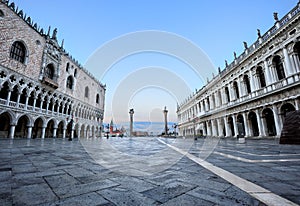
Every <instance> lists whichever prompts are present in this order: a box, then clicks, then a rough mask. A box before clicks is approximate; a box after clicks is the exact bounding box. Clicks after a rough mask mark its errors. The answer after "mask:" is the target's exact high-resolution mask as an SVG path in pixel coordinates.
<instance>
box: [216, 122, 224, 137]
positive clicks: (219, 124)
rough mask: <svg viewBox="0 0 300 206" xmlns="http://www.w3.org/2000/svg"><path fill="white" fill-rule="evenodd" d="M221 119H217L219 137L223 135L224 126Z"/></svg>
mask: <svg viewBox="0 0 300 206" xmlns="http://www.w3.org/2000/svg"><path fill="white" fill-rule="evenodd" d="M221 122H222V121H221V119H220V118H219V119H217V127H218V137H223V127H222V124H221Z"/></svg>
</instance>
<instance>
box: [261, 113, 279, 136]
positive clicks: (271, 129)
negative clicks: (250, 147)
mask: <svg viewBox="0 0 300 206" xmlns="http://www.w3.org/2000/svg"><path fill="white" fill-rule="evenodd" d="M262 117H263V118H264V123H265V125H266V129H267V134H268V135H269V136H276V127H275V120H274V113H273V110H272V109H270V108H266V109H264V110H263V111H262Z"/></svg>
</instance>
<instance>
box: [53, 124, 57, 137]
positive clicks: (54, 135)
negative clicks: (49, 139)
mask: <svg viewBox="0 0 300 206" xmlns="http://www.w3.org/2000/svg"><path fill="white" fill-rule="evenodd" d="M56 133H57V127H53V138H56Z"/></svg>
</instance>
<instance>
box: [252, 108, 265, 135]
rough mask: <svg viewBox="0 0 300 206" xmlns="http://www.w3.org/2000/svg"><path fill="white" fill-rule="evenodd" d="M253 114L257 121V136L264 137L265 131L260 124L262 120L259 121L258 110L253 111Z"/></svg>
mask: <svg viewBox="0 0 300 206" xmlns="http://www.w3.org/2000/svg"><path fill="white" fill-rule="evenodd" d="M255 114H256V119H257V125H258V130H259V136H260V137H264V136H266V129H265V127H264V124H263V122H262V119H261V117H260V115H259V110H258V109H256V110H255Z"/></svg>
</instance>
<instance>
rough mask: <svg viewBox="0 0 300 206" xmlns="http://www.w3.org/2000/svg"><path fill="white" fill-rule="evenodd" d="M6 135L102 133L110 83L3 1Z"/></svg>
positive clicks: (1, 116)
mask: <svg viewBox="0 0 300 206" xmlns="http://www.w3.org/2000/svg"><path fill="white" fill-rule="evenodd" d="M0 48H1V49H0V137H5V138H14V137H19V138H49V137H57V138H65V137H69V138H75V137H77V138H79V137H96V136H99V135H101V129H102V128H101V125H102V120H103V112H104V98H105V91H106V87H105V85H103V84H101V83H100V82H99V81H98V80H97V79H96V78H95V77H94V76H93V75H92V74H91V73H89V72H88V71H87V70H86V69H85V68H83V67H82V66H81V65H80V64H79V63H78V61H76V60H75V59H74V58H73V57H72V56H71V55H70V54H69V53H67V52H66V51H65V49H64V47H63V42H62V43H61V44H59V43H58V41H57V29H53V30H51V28H50V27H49V29H47V31H45V30H44V29H43V28H40V27H39V26H38V25H37V23H35V22H33V20H32V19H31V17H30V16H26V14H25V12H23V11H22V10H21V9H19V8H18V7H17V6H16V5H15V4H14V3H9V2H8V1H6V0H1V1H0Z"/></svg>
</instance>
